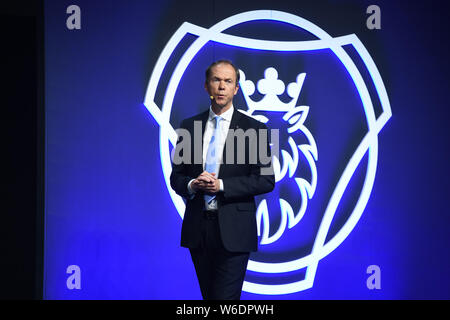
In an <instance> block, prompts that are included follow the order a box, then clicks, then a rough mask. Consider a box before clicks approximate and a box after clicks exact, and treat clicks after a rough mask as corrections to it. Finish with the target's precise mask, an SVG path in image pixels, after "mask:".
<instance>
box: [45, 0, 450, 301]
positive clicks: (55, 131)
mask: <svg viewBox="0 0 450 320" xmlns="http://www.w3.org/2000/svg"><path fill="white" fill-rule="evenodd" d="M238 3H239V2H236V3H234V2H228V3H227V4H226V5H225V4H221V3H216V2H211V1H204V2H201V1H200V2H196V3H195V4H189V5H187V4H184V2H181V1H173V2H170V1H160V2H159V3H158V2H155V1H135V2H133V4H126V3H125V2H123V3H122V4H119V3H109V2H106V1H105V2H104V3H103V2H95V3H93V2H92V1H78V2H77V3H75V4H76V5H78V6H79V7H80V8H81V17H82V20H81V21H82V28H81V30H68V29H67V28H66V25H65V20H66V18H67V16H68V15H67V14H66V8H67V7H68V6H69V5H70V4H74V3H72V2H71V3H69V2H67V1H46V2H45V21H46V26H45V28H46V33H45V46H46V47H45V48H46V79H45V81H46V128H47V131H46V217H45V221H46V225H45V261H44V262H45V275H44V278H45V284H44V286H45V292H44V296H45V298H48V299H197V298H200V292H199V289H198V286H197V282H196V277H195V273H194V269H193V266H192V263H191V261H190V257H189V254H188V251H187V250H186V249H184V248H180V246H179V239H180V228H181V219H180V216H179V214H178V212H177V209H176V207H175V205H174V202H173V200H172V199H171V196H170V194H169V192H168V190H167V186H166V184H165V182H164V175H163V172H162V166H161V158H160V144H159V139H160V138H159V136H160V124H159V123H158V122H157V121H156V120H155V117H154V115H152V114H151V113H150V112H149V110H147V108H146V106H147V107H148V105H147V104H146V105H144V104H143V102H144V99H145V97H146V92H147V89H148V88H147V85H148V82H149V79H150V78H151V75H152V71H153V69H154V67H155V65H156V62H157V59H158V57H159V56H160V54H161V52H162V50H163V48H164V47H165V45H166V44H167V43H168V41H169V39H170V37H171V36H172V35H173V34H174V33H175V32H176V31H177V29H178V28H179V27H180V26H181V24H182V23H183V22H185V21H187V22H190V23H192V24H194V25H197V26H201V27H203V28H209V27H211V26H212V25H214V24H216V23H218V22H219V21H221V20H223V19H225V18H227V17H230V16H232V15H235V14H237V13H241V12H245V11H250V10H256V9H267V8H270V9H274V10H280V11H284V12H289V13H292V14H294V15H296V16H300V17H302V18H305V19H307V20H309V21H311V22H313V23H315V24H316V25H318V26H319V27H321V28H323V29H324V30H325V31H326V32H328V33H329V34H330V35H331V36H333V37H339V36H344V35H348V34H353V33H355V34H356V35H357V36H358V37H359V39H360V40H361V41H362V43H363V44H364V45H365V47H366V48H367V49H368V51H369V52H370V55H371V56H372V58H373V60H374V61H375V63H376V65H377V67H378V70H379V72H380V74H381V76H382V77H383V80H384V84H385V86H386V89H387V92H388V95H389V100H390V104H391V106H392V111H393V117H392V119H390V120H389V121H388V123H387V124H386V127H385V128H384V129H383V130H382V131H381V133H380V134H379V137H378V165H377V170H376V177H375V182H374V186H373V190H372V193H371V196H370V199H369V201H368V204H367V206H366V207H365V210H364V213H363V214H362V217H361V219H360V221H359V222H358V224H357V225H356V227H355V229H354V230H353V231H352V232H351V233H350V234H349V236H348V237H347V239H346V240H344V241H343V243H342V244H341V245H340V246H339V247H338V248H337V249H336V250H334V251H333V252H332V253H331V254H329V255H328V256H326V257H325V258H324V259H323V260H321V261H320V262H319V264H318V268H317V273H316V276H315V279H314V285H313V287H312V288H310V289H306V290H304V291H299V292H296V293H292V294H288V295H270V296H266V295H260V294H252V293H248V292H244V293H243V296H242V298H243V299H261V298H263V299H267V298H270V299H335V298H339V299H346V298H361V299H390V298H433V297H440V298H449V289H448V284H449V276H448V274H447V273H446V271H447V270H448V267H449V259H448V254H447V253H446V252H447V251H448V250H447V247H448V236H447V235H446V232H445V226H446V225H447V224H448V222H449V221H448V220H449V218H448V214H447V211H446V207H445V206H444V201H443V200H442V199H443V195H445V191H446V190H447V191H448V182H447V181H445V179H444V180H438V177H439V176H442V177H446V171H445V170H447V169H446V168H445V167H444V166H443V164H444V160H445V159H446V158H447V157H448V156H447V153H448V151H447V149H446V148H444V146H448V142H447V141H446V140H445V139H444V137H443V135H442V131H440V130H442V129H441V128H444V124H443V123H442V119H443V118H444V117H443V114H442V112H444V115H448V112H447V111H446V110H444V109H443V108H439V106H440V105H441V104H442V101H443V100H439V99H441V97H442V95H441V92H440V91H438V90H437V88H438V86H436V87H433V86H432V85H431V84H430V83H423V82H421V81H423V79H427V77H426V76H427V75H432V77H429V78H431V79H433V80H435V81H436V82H438V80H440V79H441V78H440V76H439V73H438V72H437V70H438V67H439V65H438V63H437V62H436V61H437V60H433V59H432V58H431V57H430V56H428V52H427V51H426V49H425V47H422V45H423V44H425V43H426V40H422V39H426V37H425V35H424V34H421V33H420V32H417V33H416V39H415V40H416V42H415V44H413V43H411V42H408V41H406V40H402V39H404V37H405V35H407V34H408V33H409V31H410V30H409V29H408V28H406V24H408V23H413V22H414V21H415V18H417V15H418V14H419V11H420V10H419V9H420V8H421V7H420V5H417V6H416V9H415V10H413V9H411V8H410V9H409V11H406V10H402V7H401V6H400V5H397V6H396V5H393V4H390V3H389V2H386V3H384V2H383V3H381V4H379V5H380V7H381V9H382V29H381V30H368V29H367V28H366V25H365V19H366V18H367V17H368V15H367V14H365V9H366V8H367V6H368V5H369V3H365V2H364V1H347V2H346V3H345V5H344V4H337V3H335V2H328V1H321V2H320V3H318V2H314V3H315V4H313V2H312V1H311V3H302V4H301V5H300V4H298V2H281V3H278V4H277V5H274V4H271V3H270V2H267V3H261V2H256V1H255V2H254V3H252V2H251V1H249V2H247V3H246V4H245V5H244V6H243V5H242V4H238ZM324 8H326V9H324ZM422 14H426V12H425V13H422ZM417 28H418V27H417ZM227 32H229V33H230V34H233V35H237V36H242V37H249V38H252V37H255V38H260V39H265V40H289V41H304V40H313V39H315V38H314V37H312V36H311V34H308V33H307V32H304V31H301V30H299V29H298V28H293V27H292V26H288V25H286V24H283V23H279V22H272V23H267V22H266V23H264V22H253V23H247V24H245V25H241V26H236V27H233V28H231V29H230V30H227ZM421 35H422V37H421ZM196 38H197V37H195V36H193V35H188V36H186V38H184V39H183V41H182V42H181V43H180V45H179V47H177V50H175V51H174V53H173V56H172V58H171V59H170V60H169V61H168V63H167V66H166V70H165V72H164V73H163V75H162V77H161V79H160V81H159V84H160V86H159V87H158V88H159V89H158V90H156V93H155V99H154V100H155V103H156V104H157V105H158V106H160V105H162V103H163V99H164V89H161V88H165V87H166V86H167V85H168V83H169V81H170V76H171V74H172V72H173V70H174V68H175V67H176V64H177V62H178V60H179V59H180V58H181V57H182V56H183V52H184V51H186V49H187V48H188V47H189V46H190V45H191V44H192V43H193V41H195V39H196ZM418 41H419V42H418ZM420 41H423V42H420ZM346 52H347V53H348V54H349V55H350V57H351V58H352V59H353V61H354V62H355V64H356V65H357V67H358V69H360V72H361V74H362V76H363V78H364V79H365V80H366V83H367V86H368V91H369V93H370V95H371V97H372V100H373V101H374V104H375V105H374V109H375V115H376V116H377V117H378V116H380V114H382V106H381V104H380V103H379V102H377V99H374V97H376V95H377V91H376V89H375V88H374V86H373V84H371V82H370V81H367V79H370V77H369V74H368V72H367V70H366V69H365V68H364V64H363V63H362V62H361V60H360V58H358V54H357V53H356V52H355V51H354V50H353V49H352V48H351V47H347V48H346ZM444 52H445V51H444ZM280 57H281V58H280ZM217 58H231V59H233V60H234V61H235V62H236V63H237V64H238V65H239V66H240V67H241V68H242V69H243V70H244V71H245V72H246V77H247V78H248V79H251V80H252V81H254V82H255V83H256V81H257V80H258V79H261V78H263V76H264V75H263V72H264V70H265V69H266V68H267V67H270V66H273V67H275V68H276V69H277V70H278V73H279V77H280V79H282V80H283V81H285V84H286V85H287V84H288V83H290V82H293V81H295V78H296V76H297V75H298V73H300V72H305V73H306V78H305V82H304V85H303V88H302V92H301V93H300V97H299V102H298V103H297V104H296V105H308V106H309V107H310V108H309V114H308V118H307V120H306V121H305V125H307V127H308V129H309V130H310V131H311V132H312V134H313V135H314V138H315V141H316V142H317V145H318V161H317V171H318V177H319V178H318V179H319V180H318V183H317V191H316V193H315V194H314V197H313V198H312V199H311V201H310V202H309V203H308V209H307V213H305V216H304V218H303V220H302V221H301V222H300V223H299V225H298V228H297V229H296V231H295V233H292V232H291V233H290V234H286V236H285V238H284V239H285V240H284V242H282V241H279V242H278V243H274V244H273V245H271V246H269V245H262V246H260V249H261V250H260V252H259V253H257V254H254V255H253V259H254V260H258V261H259V260H264V259H266V260H267V259H268V258H267V256H269V259H285V260H288V259H290V258H292V257H293V256H296V257H298V255H299V254H304V255H306V254H307V253H308V252H310V251H311V247H312V244H313V240H314V237H315V234H316V233H317V230H318V227H319V223H320V221H321V220H320V219H321V216H320V214H323V211H324V210H325V207H326V205H327V202H328V199H329V198H330V196H331V194H332V192H333V188H334V186H335V184H336V182H337V180H338V179H339V176H340V174H341V173H342V171H343V170H344V169H345V166H346V165H347V162H348V160H349V158H350V156H351V155H352V153H353V152H354V149H355V148H356V147H357V146H358V144H359V142H360V141H361V138H362V137H363V136H364V134H365V133H366V132H367V123H366V122H365V121H364V117H365V116H364V111H363V108H362V104H361V100H360V98H359V97H358V92H357V90H356V87H355V84H354V82H353V81H352V79H351V78H350V76H349V74H348V72H347V70H346V69H345V67H344V66H343V65H342V63H341V62H340V61H339V59H337V58H336V56H335V55H333V54H332V53H331V52H330V50H327V49H323V50H317V51H308V52H304V53H298V52H297V53H292V52H284V53H282V55H281V56H280V54H279V52H275V53H274V52H261V51H255V50H251V49H245V48H236V47H233V46H228V45H223V44H221V43H218V42H210V43H208V44H207V45H206V46H205V47H204V48H202V50H201V51H200V52H199V54H198V55H197V56H196V57H195V59H193V60H192V62H191V63H190V64H189V67H188V68H187V70H186V72H185V73H184V75H183V77H182V79H181V81H180V85H179V86H178V88H177V92H176V94H175V96H174V102H173V107H172V109H173V112H172V113H171V115H170V123H171V124H172V125H173V126H174V127H176V126H177V125H178V124H179V121H180V120H181V119H183V118H185V117H187V116H190V115H193V114H195V113H198V112H200V111H202V110H204V109H205V108H207V107H208V97H207V95H206V93H205V92H204V90H203V74H204V69H205V67H206V66H207V65H208V64H209V63H210V62H211V61H213V60H215V59H217ZM418 58H422V59H423V58H426V59H427V60H422V61H423V62H424V64H423V65H422V64H420V65H417V64H416V65H415V66H414V65H412V64H410V63H411V62H413V61H421V60H420V59H418ZM436 59H437V58H436ZM298 61H301V63H300V64H299V62H298ZM425 61H426V62H427V63H425ZM274 64H276V65H274ZM294 64H295V65H297V66H298V67H296V68H292V67H291V66H292V65H294ZM406 72H408V74H406ZM442 78H443V77H442ZM412 88H422V89H426V90H427V91H429V92H430V94H427V95H425V93H422V92H420V91H415V90H413V89H412ZM287 98H288V97H287V96H284V97H283V96H282V97H281V99H282V100H283V99H284V100H283V101H284V102H286V101H288V100H289V99H287ZM255 99H256V98H255ZM433 102H434V103H433ZM425 103H426V104H425ZM235 106H236V107H241V108H242V107H246V101H245V99H244V96H243V95H242V93H239V95H238V96H237V97H236V100H235ZM436 123H439V124H441V125H437V124H436ZM418 126H420V128H421V130H417V128H418ZM299 139H301V138H299ZM300 143H301V142H300ZM424 148H426V149H427V150H440V152H439V153H435V154H432V155H430V154H429V153H426V152H424V151H423V149H424ZM367 160H368V159H367V154H366V155H365V156H364V157H363V160H362V162H361V163H360V165H359V166H358V168H357V170H356V172H355V175H354V177H353V179H352V180H351V181H350V184H349V187H348V188H347V190H346V192H345V193H344V197H343V201H342V202H341V203H340V206H339V208H338V210H337V212H336V216H335V218H334V219H333V223H332V225H331V228H330V230H329V233H328V236H327V241H328V240H330V239H331V238H332V237H333V236H334V235H335V234H336V233H337V232H339V230H340V229H341V228H342V226H343V224H344V223H345V221H347V218H348V216H349V214H350V212H351V210H352V208H353V207H354V206H355V203H356V201H357V200H358V196H359V194H360V191H361V189H362V188H363V186H362V185H363V181H364V177H365V174H366V170H367ZM431 164H432V166H431ZM438 168H439V170H438ZM305 178H306V179H310V178H311V176H308V174H307V175H306V177H305ZM292 189H293V188H286V187H284V189H283V187H282V185H281V184H280V187H279V188H278V189H277V190H276V193H277V195H278V194H282V193H283V192H285V193H286V192H287V193H288V195H287V197H289V193H291V192H292ZM290 196H292V197H293V196H295V195H290ZM272 202H273V201H272ZM272 204H273V203H272ZM280 219H281V218H280ZM280 219H278V220H277V219H275V220H274V222H275V224H276V223H279V220H280ZM273 228H274V227H273V226H272V229H271V234H273V233H274V232H275V231H276V228H275V229H273ZM293 230H294V229H293ZM293 234H294V236H293ZM286 237H287V240H286ZM280 239H283V238H280ZM270 254H272V256H270ZM273 254H275V257H274V256H273ZM69 265H77V266H79V267H80V270H81V289H72V290H70V289H68V288H67V286H66V280H67V278H68V277H69V274H67V273H66V269H67V267H68V266H69ZM370 265H378V266H379V267H380V269H381V289H380V290H369V289H368V288H367V286H366V279H367V278H368V277H369V275H368V274H367V273H366V269H367V267H368V266H370ZM302 272H303V273H302ZM302 272H297V273H295V272H294V273H288V274H284V275H282V276H281V277H277V276H276V275H270V274H269V275H266V276H265V277H264V276H262V275H261V274H257V273H255V272H252V271H249V272H248V275H247V278H246V280H247V281H251V282H264V283H272V284H280V283H286V282H290V281H298V280H299V279H301V278H302V277H304V270H303V271H302Z"/></svg>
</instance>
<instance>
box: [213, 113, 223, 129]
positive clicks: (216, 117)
mask: <svg viewBox="0 0 450 320" xmlns="http://www.w3.org/2000/svg"><path fill="white" fill-rule="evenodd" d="M214 119H216V128H218V127H219V123H220V120H222V117H221V116H215V117H214Z"/></svg>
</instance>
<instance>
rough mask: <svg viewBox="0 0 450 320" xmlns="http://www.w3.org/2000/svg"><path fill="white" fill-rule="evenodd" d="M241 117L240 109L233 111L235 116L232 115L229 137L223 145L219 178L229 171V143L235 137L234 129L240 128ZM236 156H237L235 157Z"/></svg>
mask: <svg viewBox="0 0 450 320" xmlns="http://www.w3.org/2000/svg"><path fill="white" fill-rule="evenodd" d="M240 119H241V113H240V112H239V111H238V109H236V108H235V109H234V111H233V116H232V117H231V121H230V127H229V128H228V133H227V138H226V140H225V145H224V146H223V151H222V164H221V165H220V168H219V178H220V177H224V176H225V177H226V174H227V173H226V172H227V167H228V166H227V164H226V159H227V158H226V156H227V152H226V150H227V143H228V141H230V139H233V136H234V134H233V131H234V130H236V129H239V121H240ZM234 148H235V149H236V146H234ZM233 158H235V157H233Z"/></svg>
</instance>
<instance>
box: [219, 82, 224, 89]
mask: <svg viewBox="0 0 450 320" xmlns="http://www.w3.org/2000/svg"><path fill="white" fill-rule="evenodd" d="M219 89H221V90H224V89H225V81H220V82H219Z"/></svg>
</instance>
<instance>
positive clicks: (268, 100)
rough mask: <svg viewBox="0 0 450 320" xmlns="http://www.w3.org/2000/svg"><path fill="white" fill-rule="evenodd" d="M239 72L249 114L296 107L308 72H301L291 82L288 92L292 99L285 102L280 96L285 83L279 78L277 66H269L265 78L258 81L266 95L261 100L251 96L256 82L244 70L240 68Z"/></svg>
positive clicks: (261, 91) (288, 109)
mask: <svg viewBox="0 0 450 320" xmlns="http://www.w3.org/2000/svg"><path fill="white" fill-rule="evenodd" d="M239 73H240V81H239V84H240V87H241V90H242V94H243V95H244V98H245V101H246V102H247V106H248V111H247V113H248V114H252V113H253V112H254V111H290V110H292V109H294V108H295V105H296V103H297V100H298V97H299V95H300V91H301V89H302V86H303V82H304V81H305V77H306V73H300V74H299V75H298V76H297V79H296V82H291V83H289V85H288V86H287V90H286V92H287V94H288V95H289V96H290V97H291V98H292V100H291V101H289V102H287V103H285V102H282V101H281V100H280V99H279V98H278V96H279V95H281V94H283V92H284V90H285V84H284V82H283V81H282V80H280V79H278V71H277V70H276V69H275V68H273V67H269V68H267V69H266V70H265V71H264V79H261V80H259V81H258V84H257V87H258V92H260V93H261V94H263V95H264V97H263V98H262V99H261V100H260V101H253V100H252V99H251V98H250V96H251V95H253V94H254V93H255V84H254V83H253V82H252V81H251V80H246V78H245V73H244V72H243V71H242V70H239Z"/></svg>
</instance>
